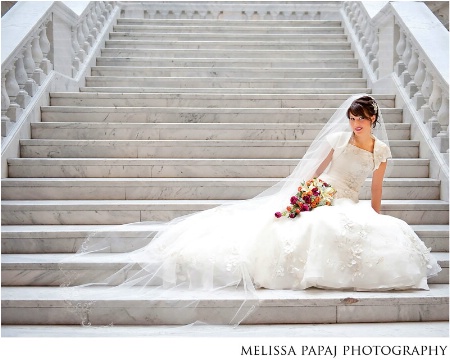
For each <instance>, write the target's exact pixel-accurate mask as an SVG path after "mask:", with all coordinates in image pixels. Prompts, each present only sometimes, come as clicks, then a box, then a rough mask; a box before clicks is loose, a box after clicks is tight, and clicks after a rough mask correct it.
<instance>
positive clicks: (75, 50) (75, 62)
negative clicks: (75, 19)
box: [72, 27, 81, 77]
mask: <svg viewBox="0 0 450 360" xmlns="http://www.w3.org/2000/svg"><path fill="white" fill-rule="evenodd" d="M79 54H80V44H78V35H77V28H76V27H75V28H74V27H72V76H74V77H75V75H76V74H77V73H78V71H79V70H80V66H81V60H80V58H79V57H78V55H79Z"/></svg>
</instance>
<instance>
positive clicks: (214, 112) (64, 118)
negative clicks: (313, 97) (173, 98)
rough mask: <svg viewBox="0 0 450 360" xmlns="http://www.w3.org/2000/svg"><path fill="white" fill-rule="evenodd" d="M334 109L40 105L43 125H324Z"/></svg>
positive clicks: (393, 118) (386, 113) (394, 117)
mask: <svg viewBox="0 0 450 360" xmlns="http://www.w3.org/2000/svg"><path fill="white" fill-rule="evenodd" d="M335 112H336V109H334V108H282V109H280V108H181V107H177V108H175V107H173V108H172V107H169V108H167V107H94V106H83V107H80V106H41V118H42V121H43V122H108V123H112V122H114V123H116V122H119V123H122V122H127V123H258V124H259V123H295V124H298V123H303V124H312V123H318V124H325V123H326V122H327V121H328V120H329V119H330V117H331V116H332V115H333V114H334V113H335ZM381 113H382V114H383V119H384V121H385V123H388V124H392V123H401V122H402V120H403V119H402V115H403V111H402V109H399V108H394V109H381Z"/></svg>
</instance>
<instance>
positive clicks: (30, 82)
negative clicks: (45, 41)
mask: <svg viewBox="0 0 450 360" xmlns="http://www.w3.org/2000/svg"><path fill="white" fill-rule="evenodd" d="M23 65H24V67H25V71H26V72H27V81H26V84H25V91H26V92H27V93H28V95H30V96H34V94H36V91H37V90H38V85H37V84H36V81H34V79H33V73H34V69H35V67H36V66H35V63H34V60H33V55H32V53H31V42H29V43H27V44H26V45H25V52H24V57H23Z"/></svg>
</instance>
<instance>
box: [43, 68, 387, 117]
mask: <svg viewBox="0 0 450 360" xmlns="http://www.w3.org/2000/svg"><path fill="white" fill-rule="evenodd" d="M310 70H311V69H310ZM161 71H162V69H161ZM372 96H373V97H374V98H375V99H376V100H377V103H378V105H379V106H380V108H382V109H384V108H393V107H395V95H383V94H372ZM347 98H348V95H345V94H318V95H311V94H303V95H302V94H270V95H267V94H234V95H233V94H214V93H213V94H196V93H172V94H159V93H150V94H148V93H134V94H133V93H83V92H52V93H50V105H51V106H101V107H126V106H130V107H135V106H137V107H145V106H148V107H191V108H192V107H197V108H199V107H207V108H210V107H219V108H307V107H308V108H311V107H313V108H338V107H339V106H340V105H341V104H342V103H343V102H344V101H345V100H347Z"/></svg>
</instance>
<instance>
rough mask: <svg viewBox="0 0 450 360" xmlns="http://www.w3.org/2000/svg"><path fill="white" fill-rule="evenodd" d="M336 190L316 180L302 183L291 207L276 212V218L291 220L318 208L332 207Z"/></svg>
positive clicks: (292, 199)
mask: <svg viewBox="0 0 450 360" xmlns="http://www.w3.org/2000/svg"><path fill="white" fill-rule="evenodd" d="M335 193H336V190H335V189H333V187H332V186H331V185H330V184H327V183H326V182H325V181H323V180H321V179H318V178H314V179H311V180H308V181H304V182H302V183H301V185H300V187H299V188H298V192H297V194H295V195H294V196H292V197H291V201H290V205H289V206H287V207H286V210H285V211H283V212H276V213H275V217H277V218H280V217H282V216H287V217H289V218H291V219H293V218H295V217H296V216H297V215H300V213H301V212H303V211H311V210H313V209H315V208H316V207H318V206H323V205H328V206H329V205H331V200H332V199H333V196H334V194H335Z"/></svg>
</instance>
